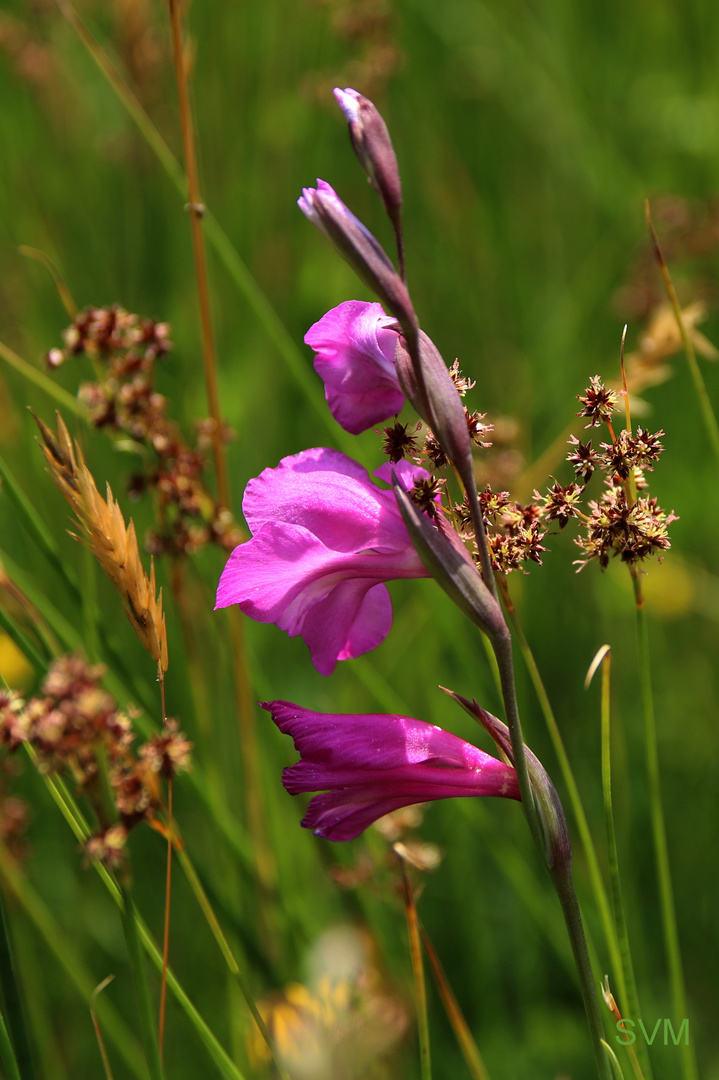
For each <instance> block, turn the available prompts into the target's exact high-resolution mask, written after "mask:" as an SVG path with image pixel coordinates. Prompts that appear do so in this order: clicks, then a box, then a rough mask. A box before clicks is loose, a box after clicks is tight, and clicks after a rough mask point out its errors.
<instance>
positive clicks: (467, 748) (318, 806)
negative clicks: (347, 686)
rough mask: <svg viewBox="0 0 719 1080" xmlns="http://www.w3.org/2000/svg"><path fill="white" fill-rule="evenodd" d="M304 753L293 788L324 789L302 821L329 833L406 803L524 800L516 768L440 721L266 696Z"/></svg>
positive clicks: (348, 831) (290, 778)
mask: <svg viewBox="0 0 719 1080" xmlns="http://www.w3.org/2000/svg"><path fill="white" fill-rule="evenodd" d="M262 707H263V708H264V709H267V711H268V712H269V713H271V715H272V719H273V720H274V722H275V723H276V724H277V726H278V728H279V729H280V731H282V732H283V733H284V734H289V735H291V736H292V738H293V740H294V743H295V749H296V750H298V752H299V754H300V760H299V761H298V762H297V763H296V764H295V765H291V766H290V767H289V768H287V769H285V770H284V772H283V774H282V783H283V784H284V786H285V788H286V789H287V791H288V792H289V793H290V795H297V794H299V793H300V792H305V791H324V792H325V794H322V795H316V796H315V797H314V798H313V799H312V800H311V801H310V804H309V807H308V809H307V813H306V815H305V817H304V818H303V820H302V825H303V826H304V827H305V828H307V829H313V830H314V832H315V834H316V835H317V836H324V837H325V838H326V839H328V840H353V839H354V838H355V837H356V836H359V834H360V833H361V832H363V831H364V830H365V829H366V828H367V826H368V825H371V824H372V822H373V821H376V820H377V819H378V818H380V817H383V816H384V815H385V814H389V813H391V811H393V810H398V809H399V808H400V807H403V806H411V805H412V804H414V803H419V802H431V801H433V800H435V799H449V798H454V797H463V796H469V795H498V796H502V797H503V798H508V799H519V787H518V784H517V778H516V774H515V771H514V769H513V768H512V766H511V765H506V764H504V763H503V762H501V761H498V760H497V759H496V758H493V757H491V756H490V755H489V754H485V753H484V752H483V751H482V750H478V749H477V747H476V746H472V745H471V744H470V743H467V742H464V740H463V739H460V738H458V737H457V736H456V735H452V734H450V732H448V731H443V730H442V728H439V727H436V726H435V725H434V724H427V723H424V722H423V721H422V720H413V719H411V718H410V717H407V716H392V715H383V714H380V713H364V714H362V713H360V714H356V715H355V714H350V715H336V714H333V713H316V712H311V711H310V710H309V709H302V708H300V707H299V706H298V705H292V704H290V703H289V702H286V701H271V702H265V703H263V705H262Z"/></svg>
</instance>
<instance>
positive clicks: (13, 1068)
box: [0, 1016, 22, 1080]
mask: <svg viewBox="0 0 719 1080" xmlns="http://www.w3.org/2000/svg"><path fill="white" fill-rule="evenodd" d="M0 1061H2V1063H3V1065H4V1066H5V1072H6V1074H7V1078H8V1080H22V1076H21V1074H20V1069H19V1068H18V1063H17V1058H16V1057H15V1051H14V1050H13V1048H12V1043H11V1042H10V1036H9V1035H8V1030H7V1028H6V1027H5V1021H4V1020H3V1018H2V1016H0Z"/></svg>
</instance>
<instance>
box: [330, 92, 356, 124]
mask: <svg viewBox="0 0 719 1080" xmlns="http://www.w3.org/2000/svg"><path fill="white" fill-rule="evenodd" d="M333 93H334V95H335V98H336V100H337V104H338V105H339V107H340V109H341V110H342V112H343V113H344V117H345V120H346V121H347V123H348V124H353V123H354V124H356V123H357V121H358V120H359V99H360V95H359V94H358V93H357V91H356V90H352V89H350V87H349V86H348V87H347V89H346V90H340V88H339V87H338V86H336V87H335V88H334V91H333Z"/></svg>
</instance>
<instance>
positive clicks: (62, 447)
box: [33, 413, 167, 675]
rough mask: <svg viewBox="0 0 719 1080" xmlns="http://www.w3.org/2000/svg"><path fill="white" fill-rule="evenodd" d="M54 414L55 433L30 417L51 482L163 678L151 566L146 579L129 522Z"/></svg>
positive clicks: (158, 601)
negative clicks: (99, 484) (101, 490)
mask: <svg viewBox="0 0 719 1080" xmlns="http://www.w3.org/2000/svg"><path fill="white" fill-rule="evenodd" d="M33 415H34V414H33ZM56 415H57V433H55V432H52V431H51V430H50V428H49V427H48V426H47V425H46V424H44V423H43V421H42V420H40V419H39V417H37V416H35V421H36V423H37V425H38V427H39V428H40V434H41V436H42V440H43V442H42V452H43V454H44V455H45V459H46V461H47V462H48V464H49V466H50V471H51V474H52V478H53V480H54V481H55V483H56V484H57V486H58V487H59V489H60V491H61V492H62V494H63V495H64V496H65V498H66V499H67V501H68V503H69V504H70V506H71V507H72V509H73V511H74V513H75V514H76V516H77V519H78V522H79V524H80V527H81V529H82V531H83V533H84V539H85V541H86V543H87V545H88V547H89V548H90V551H91V552H92V554H93V555H94V556H95V558H96V559H97V561H98V562H99V564H100V566H101V567H102V569H103V570H104V571H105V573H106V574H107V576H108V577H109V579H110V581H111V582H112V584H113V585H114V586H115V588H116V589H117V591H118V592H119V594H120V596H121V597H122V601H123V603H124V605H125V611H126V613H127V617H128V619H129V620H130V623H131V624H132V627H133V629H134V631H135V633H136V634H137V636H138V637H139V639H140V641H141V642H142V644H143V646H144V647H145V649H147V651H148V652H149V654H150V656H151V657H152V659H153V660H155V661H156V662H157V666H158V670H159V672H160V674H161V675H164V673H165V672H166V671H167V632H166V629H165V616H164V614H163V611H162V590H160V593H159V595H156V584H155V567H154V564H153V565H152V566H151V568H150V576H149V577H148V576H147V574H146V573H145V571H144V568H143V566H142V562H141V561H140V552H139V549H138V546H137V537H136V536H135V526H134V524H133V523H132V521H131V522H130V524H129V525H125V520H124V518H123V516H122V511H121V510H120V507H119V506H118V504H117V503H116V502H115V499H114V496H113V494H112V491H111V490H110V485H109V484H108V485H107V495H106V498H105V499H103V498H102V496H101V495H100V493H99V491H98V490H97V487H96V485H95V481H94V479H93V477H92V473H91V472H90V470H89V469H88V467H87V465H86V464H85V460H84V458H83V456H82V452H81V451H80V448H79V446H78V445H77V443H76V442H75V444H74V446H73V441H72V440H71V438H70V435H69V432H68V430H67V427H66V426H65V423H64V421H63V419H62V417H61V416H60V414H59V413H57V414H56ZM71 535H72V536H74V537H75V539H76V540H78V539H81V538H80V537H78V536H76V535H75V533H71Z"/></svg>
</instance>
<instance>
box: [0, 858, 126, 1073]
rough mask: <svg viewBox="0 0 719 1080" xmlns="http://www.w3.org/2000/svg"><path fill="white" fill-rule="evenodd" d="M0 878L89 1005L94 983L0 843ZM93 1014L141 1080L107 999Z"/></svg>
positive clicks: (122, 1024)
mask: <svg viewBox="0 0 719 1080" xmlns="http://www.w3.org/2000/svg"><path fill="white" fill-rule="evenodd" d="M0 875H1V876H2V880H3V883H4V884H5V885H6V886H7V888H8V889H10V890H11V891H12V894H13V896H14V898H15V900H16V901H17V902H18V903H19V904H20V905H21V907H22V909H23V911H24V913H25V915H26V916H27V918H28V919H29V920H30V922H31V923H32V925H33V927H34V930H35V932H36V933H37V934H38V935H39V936H40V937H41V938H42V939H43V940H44V941H45V943H46V945H47V947H48V949H49V950H50V951H51V952H52V954H53V955H54V956H55V958H56V959H57V961H58V963H59V964H60V965H61V966H62V968H63V970H64V971H65V974H66V975H67V977H68V980H69V982H70V984H71V985H73V986H74V987H75V989H76V990H77V992H78V993H79V995H80V997H81V998H82V999H83V1000H84V1001H85V1002H87V1001H89V1000H90V999H91V997H92V993H93V989H94V985H95V982H96V980H95V979H93V976H92V974H91V973H90V972H89V971H88V970H87V968H86V967H85V966H84V964H83V963H82V961H81V960H79V959H78V958H77V956H76V955H75V953H74V951H73V948H72V945H71V943H70V942H69V941H68V940H67V938H66V937H65V936H64V934H63V932H62V930H61V929H60V927H59V926H58V924H57V923H56V921H55V919H54V918H53V916H52V914H51V913H50V911H49V910H48V908H47V907H46V906H45V904H44V903H43V901H42V900H41V899H40V897H39V896H38V895H37V893H36V892H35V891H34V890H33V888H32V886H31V885H30V883H29V881H28V880H27V878H26V877H25V876H24V875H23V874H22V872H21V871H20V870H19V869H18V867H17V864H16V863H15V861H14V859H13V858H12V856H11V855H10V853H9V852H8V850H7V847H6V846H5V845H4V844H1V843H0ZM96 1010H97V1013H98V1015H99V1017H100V1019H101V1020H102V1023H103V1025H104V1028H105V1031H106V1033H107V1035H108V1036H109V1037H110V1038H111V1039H112V1041H113V1043H114V1045H115V1047H116V1049H117V1052H118V1054H119V1055H120V1056H121V1057H122V1058H123V1060H124V1062H125V1064H126V1065H127V1067H128V1068H129V1069H130V1071H131V1072H132V1073H133V1075H135V1076H137V1077H138V1078H139V1080H145V1077H146V1076H147V1069H146V1068H145V1062H144V1059H143V1055H142V1051H141V1049H140V1045H139V1043H137V1042H136V1040H135V1037H134V1034H133V1032H132V1031H130V1029H129V1028H128V1027H127V1026H126V1025H125V1022H124V1021H123V1019H122V1017H121V1016H120V1015H119V1014H118V1013H117V1012H116V1011H115V1009H114V1007H113V1005H112V1003H111V1001H109V1000H108V999H101V1000H99V1001H98V1002H97V1006H96Z"/></svg>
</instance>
